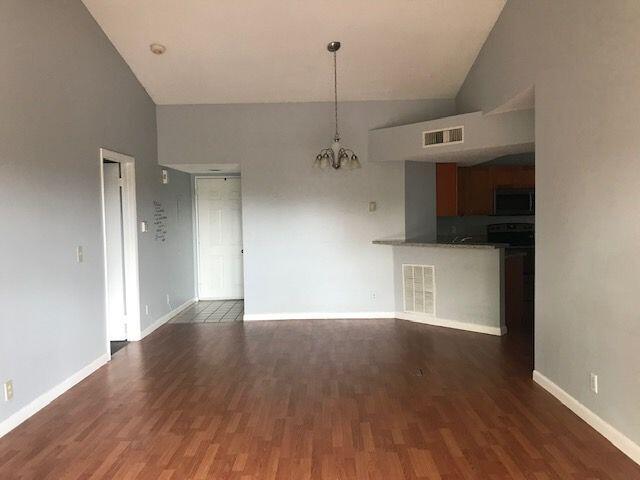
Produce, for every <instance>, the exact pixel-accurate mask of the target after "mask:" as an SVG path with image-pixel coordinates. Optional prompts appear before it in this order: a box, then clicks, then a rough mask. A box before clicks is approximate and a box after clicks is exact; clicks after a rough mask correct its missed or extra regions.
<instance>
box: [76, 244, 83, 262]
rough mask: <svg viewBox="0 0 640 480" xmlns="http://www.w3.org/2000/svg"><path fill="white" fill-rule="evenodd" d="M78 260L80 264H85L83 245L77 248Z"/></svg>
mask: <svg viewBox="0 0 640 480" xmlns="http://www.w3.org/2000/svg"><path fill="white" fill-rule="evenodd" d="M76 260H77V261H78V263H82V262H84V250H83V248H82V245H78V246H77V247H76Z"/></svg>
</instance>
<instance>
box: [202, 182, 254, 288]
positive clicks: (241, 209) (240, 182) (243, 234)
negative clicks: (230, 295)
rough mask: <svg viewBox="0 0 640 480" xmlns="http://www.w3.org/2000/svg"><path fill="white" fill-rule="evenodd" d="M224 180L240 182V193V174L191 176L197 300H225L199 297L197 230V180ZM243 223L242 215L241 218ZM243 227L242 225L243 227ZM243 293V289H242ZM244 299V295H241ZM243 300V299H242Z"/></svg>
mask: <svg viewBox="0 0 640 480" xmlns="http://www.w3.org/2000/svg"><path fill="white" fill-rule="evenodd" d="M224 178H237V179H238V180H240V189H241V191H242V174H241V173H235V172H234V173H230V174H228V175H220V174H217V175H194V176H193V208H192V211H193V243H194V252H195V255H194V259H195V265H194V269H193V271H194V274H195V286H196V296H197V300H226V299H224V298H212V297H204V298H203V297H202V296H201V295H200V231H199V230H198V180H199V179H213V180H215V179H218V180H222V179H224ZM242 207H243V205H242V197H241V198H240V209H241V210H242ZM242 219H243V222H244V215H243V216H242ZM242 226H244V223H243V225H242ZM242 250H243V251H244V228H243V232H242ZM242 283H243V284H244V283H245V282H244V256H243V258H242ZM242 290H243V291H244V288H243V289H242ZM243 297H244V294H243ZM243 299H244V298H243Z"/></svg>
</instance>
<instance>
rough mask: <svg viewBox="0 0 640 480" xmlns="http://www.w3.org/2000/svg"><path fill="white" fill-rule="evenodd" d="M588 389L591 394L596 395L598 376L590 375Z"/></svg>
mask: <svg viewBox="0 0 640 480" xmlns="http://www.w3.org/2000/svg"><path fill="white" fill-rule="evenodd" d="M589 388H590V389H591V391H592V392H593V393H595V394H597V393H598V375H596V374H595V373H591V375H590V377H589Z"/></svg>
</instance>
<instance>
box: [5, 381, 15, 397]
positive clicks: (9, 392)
mask: <svg viewBox="0 0 640 480" xmlns="http://www.w3.org/2000/svg"><path fill="white" fill-rule="evenodd" d="M12 398H13V382H12V381H11V380H7V381H6V382H5V384H4V401H5V402H8V401H9V400H11V399H12Z"/></svg>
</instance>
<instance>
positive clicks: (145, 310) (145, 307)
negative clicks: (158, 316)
mask: <svg viewBox="0 0 640 480" xmlns="http://www.w3.org/2000/svg"><path fill="white" fill-rule="evenodd" d="M144 314H145V315H149V305H145V306H144Z"/></svg>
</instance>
